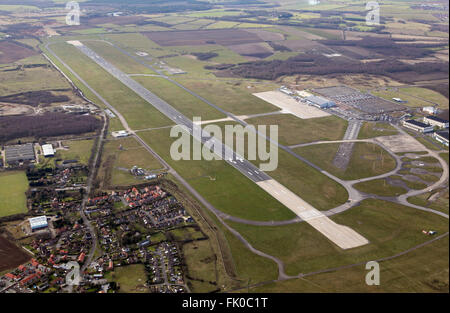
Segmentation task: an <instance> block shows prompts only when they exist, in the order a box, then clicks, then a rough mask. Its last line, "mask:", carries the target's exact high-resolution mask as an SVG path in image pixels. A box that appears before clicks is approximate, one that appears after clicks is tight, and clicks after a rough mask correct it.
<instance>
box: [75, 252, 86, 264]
mask: <svg viewBox="0 0 450 313" xmlns="http://www.w3.org/2000/svg"><path fill="white" fill-rule="evenodd" d="M85 257H86V253H84V252H81V254H80V255H79V256H78V259H77V261H78V262H80V263H83V262H84V258H85Z"/></svg>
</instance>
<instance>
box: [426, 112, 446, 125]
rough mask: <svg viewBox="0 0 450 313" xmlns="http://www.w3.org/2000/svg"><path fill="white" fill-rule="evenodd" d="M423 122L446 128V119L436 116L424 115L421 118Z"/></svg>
mask: <svg viewBox="0 0 450 313" xmlns="http://www.w3.org/2000/svg"><path fill="white" fill-rule="evenodd" d="M423 122H424V123H425V124H428V125H432V126H437V127H439V128H448V121H446V120H443V119H442V118H439V117H437V116H432V115H430V116H426V117H424V118H423Z"/></svg>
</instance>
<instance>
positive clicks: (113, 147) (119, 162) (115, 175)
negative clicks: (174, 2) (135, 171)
mask: <svg viewBox="0 0 450 313" xmlns="http://www.w3.org/2000/svg"><path fill="white" fill-rule="evenodd" d="M120 146H122V150H121V149H119V147H120ZM133 166H137V167H141V168H143V169H145V170H158V169H162V168H163V166H162V165H161V164H160V163H159V161H158V160H157V159H156V158H155V157H154V156H153V155H152V154H150V153H149V152H148V151H147V150H146V149H145V148H144V147H142V146H141V145H140V144H139V143H138V142H137V141H136V139H134V138H132V137H130V138H121V139H116V140H110V141H108V142H106V143H105V145H104V147H103V154H102V163H101V165H100V170H99V173H98V178H97V179H98V180H100V181H101V182H102V183H103V184H105V187H108V186H109V185H111V186H126V185H131V184H136V183H139V182H142V181H140V180H138V179H137V178H136V177H135V176H133V175H132V174H131V173H130V172H129V171H127V169H131V168H132V167H133Z"/></svg>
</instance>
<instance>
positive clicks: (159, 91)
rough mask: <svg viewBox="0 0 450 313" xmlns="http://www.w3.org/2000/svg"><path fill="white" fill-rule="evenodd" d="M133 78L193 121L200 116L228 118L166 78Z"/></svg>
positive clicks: (208, 118)
mask: <svg viewBox="0 0 450 313" xmlns="http://www.w3.org/2000/svg"><path fill="white" fill-rule="evenodd" d="M133 78H134V80H136V81H137V82H139V83H140V84H141V85H142V86H144V87H145V88H147V89H148V90H150V91H151V92H153V93H155V94H156V95H157V96H158V97H160V98H161V99H163V100H165V101H167V102H168V103H169V104H170V105H172V106H173V107H174V108H175V109H177V110H178V111H180V112H181V113H182V114H184V115H185V116H187V117H188V118H189V119H191V120H192V119H193V117H194V116H200V117H202V119H203V120H213V119H220V118H224V117H226V116H225V114H223V113H221V112H220V111H218V110H217V109H215V108H213V107H212V106H210V105H209V104H207V103H205V102H203V101H201V100H200V99H198V98H197V97H195V96H193V95H191V94H190V93H188V92H187V91H185V90H184V89H182V88H180V87H178V86H177V85H175V84H174V83H172V82H170V81H168V80H166V79H164V78H160V77H139V76H136V77H133Z"/></svg>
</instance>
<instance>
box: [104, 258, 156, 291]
mask: <svg viewBox="0 0 450 313" xmlns="http://www.w3.org/2000/svg"><path fill="white" fill-rule="evenodd" d="M105 278H106V279H108V280H110V281H115V282H116V283H117V284H118V285H119V287H120V290H119V292H120V293H146V292H148V288H147V287H145V286H144V284H145V282H146V281H147V274H146V272H145V268H144V265H142V264H135V265H127V266H122V267H116V268H115V269H114V272H112V273H108V274H107V275H106V276H105Z"/></svg>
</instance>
